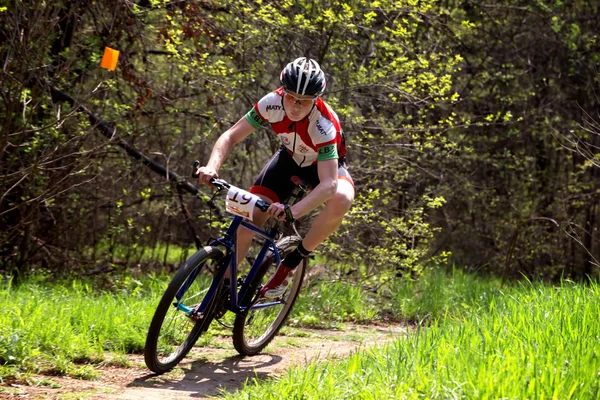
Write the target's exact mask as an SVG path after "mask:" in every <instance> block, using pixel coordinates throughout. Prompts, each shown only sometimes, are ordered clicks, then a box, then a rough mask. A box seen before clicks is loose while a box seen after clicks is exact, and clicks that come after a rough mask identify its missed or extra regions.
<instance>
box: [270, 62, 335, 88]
mask: <svg viewBox="0 0 600 400" xmlns="http://www.w3.org/2000/svg"><path fill="white" fill-rule="evenodd" d="M279 80H280V81H281V84H282V85H283V87H284V88H285V89H287V90H291V91H292V92H296V93H298V94H302V95H308V96H319V95H321V94H322V93H323V92H324V91H325V86H327V84H326V83H325V73H324V72H323V70H322V69H321V67H319V63H317V62H316V61H315V60H312V59H307V58H306V57H300V58H296V59H295V60H294V61H292V62H291V63H289V64H288V65H286V66H285V68H284V69H283V71H281V77H280V78H279Z"/></svg>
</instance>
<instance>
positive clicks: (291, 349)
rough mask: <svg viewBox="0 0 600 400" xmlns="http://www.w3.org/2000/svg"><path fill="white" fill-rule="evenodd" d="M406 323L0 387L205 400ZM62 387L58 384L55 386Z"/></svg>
mask: <svg viewBox="0 0 600 400" xmlns="http://www.w3.org/2000/svg"><path fill="white" fill-rule="evenodd" d="M406 332H407V329H406V327H405V326H399V325H388V326H369V327H366V326H346V327H344V329H343V330H338V331H330V330H310V329H301V330H297V329H295V330H293V331H291V333H290V334H289V335H288V336H279V337H277V338H275V340H274V341H273V342H272V343H271V344H270V345H269V346H268V347H267V349H266V351H265V353H264V354H261V355H258V356H254V357H242V356H239V355H237V353H236V351H235V350H234V349H233V346H232V345H231V340H230V338H222V339H220V340H218V341H217V342H216V343H215V345H214V346H211V347H203V348H194V349H193V350H192V352H191V353H190V354H189V355H188V357H187V358H186V359H184V360H183V361H182V362H181V363H180V364H179V366H178V368H176V369H174V370H173V371H171V372H169V373H167V374H164V375H160V376H157V375H155V374H153V373H150V371H148V369H146V367H145V365H144V361H143V357H142V356H136V355H134V356H129V360H130V362H131V367H130V368H119V367H114V366H107V365H105V366H100V367H98V370H99V371H100V374H101V377H100V379H99V380H96V381H85V380H78V379H73V378H68V377H48V376H33V377H31V378H30V380H29V382H30V384H29V385H25V384H15V383H12V384H10V383H9V384H5V385H0V398H11V399H23V398H26V399H63V398H69V399H121V400H133V399H136V400H137V399H151V400H152V399H157V400H158V399H160V400H166V399H169V400H170V399H190V398H193V399H205V398H208V397H212V396H219V394H220V393H222V391H226V392H234V391H235V390H237V389H239V388H241V387H242V385H243V384H244V382H246V380H248V379H252V378H255V377H256V378H258V379H261V380H262V379H269V378H275V377H277V376H278V375H281V374H282V373H283V372H284V371H286V370H287V369H289V368H290V367H292V366H297V365H306V364H308V363H310V362H312V361H315V360H325V359H332V358H337V357H342V356H346V355H348V354H350V353H352V352H355V351H357V350H360V349H364V348H367V347H371V346H380V345H383V344H384V343H385V342H388V341H390V340H392V339H394V338H396V337H399V336H402V335H405V334H406ZM50 386H57V387H54V388H53V387H50Z"/></svg>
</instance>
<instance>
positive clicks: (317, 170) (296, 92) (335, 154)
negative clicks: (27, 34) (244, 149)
mask: <svg viewBox="0 0 600 400" xmlns="http://www.w3.org/2000/svg"><path fill="white" fill-rule="evenodd" d="M280 82H281V85H282V86H281V87H280V88H278V89H277V90H275V91H273V92H271V93H269V94H267V95H266V96H264V97H263V98H262V99H260V100H259V101H258V103H256V104H255V105H254V107H253V108H252V109H251V110H250V111H249V112H248V113H247V114H246V115H245V116H244V117H243V118H241V119H240V120H239V121H238V122H237V123H236V124H235V125H233V126H232V127H231V128H229V129H228V130H227V131H225V132H224V133H223V134H222V135H221V136H220V137H219V139H218V140H217V142H216V143H215V145H214V147H213V150H212V153H211V156H210V159H209V161H208V163H207V165H206V166H204V167H200V168H198V170H197V173H198V174H199V181H200V183H202V184H205V185H209V180H210V179H211V178H213V177H215V178H216V177H218V175H217V172H218V171H219V168H220V167H221V165H222V163H223V161H224V160H225V158H226V157H227V155H228V154H229V153H230V152H231V150H232V148H233V146H234V145H235V144H237V143H239V142H240V141H242V140H243V139H244V138H246V137H247V136H248V135H250V134H251V133H252V132H254V130H255V129H256V128H259V127H260V126H266V125H270V126H271V128H272V129H273V131H274V132H275V134H276V135H277V136H278V137H279V139H280V140H281V143H282V146H281V148H280V149H279V150H278V151H277V152H276V153H275V154H274V155H273V156H272V157H271V159H270V160H269V161H268V162H267V164H266V165H265V166H264V168H263V170H262V171H261V173H260V174H259V176H258V178H257V179H256V181H255V183H254V186H252V188H251V189H250V192H251V193H254V194H256V195H257V196H259V197H261V198H262V199H264V200H266V201H268V202H270V203H271V206H270V207H269V209H268V210H267V212H266V213H265V212H261V211H259V210H256V211H255V213H254V218H253V222H254V223H255V224H256V225H258V226H261V225H262V224H263V223H264V222H265V221H266V220H267V218H269V217H273V218H277V219H286V217H287V218H288V219H289V218H292V219H298V218H300V217H302V216H304V215H306V214H308V213H309V212H310V211H312V210H314V209H315V208H317V207H318V206H319V205H321V204H323V203H325V208H324V209H323V210H322V211H321V212H320V213H319V215H318V216H317V217H316V218H315V219H314V221H313V223H312V225H311V227H310V229H309V231H308V233H307V234H306V237H305V238H304V239H303V240H302V243H300V245H299V246H298V248H297V249H295V250H294V251H293V252H291V253H289V254H288V255H287V256H286V257H285V258H284V260H283V261H282V263H281V265H280V266H279V268H278V269H277V271H276V273H275V275H273V277H272V278H271V279H270V280H269V281H268V282H267V284H266V285H265V286H264V287H263V289H262V291H261V294H262V295H263V296H265V297H271V298H272V297H277V296H279V295H280V294H281V293H283V292H284V291H285V287H286V286H287V284H288V280H287V278H288V276H290V275H291V274H292V273H293V271H294V268H296V267H297V266H298V265H299V264H300V262H301V261H302V260H303V259H304V258H305V257H308V256H309V255H310V254H311V252H312V251H313V250H314V249H315V248H316V247H317V246H318V245H319V244H321V243H322V242H323V241H324V240H325V239H327V237H329V235H331V234H332V233H333V232H334V231H335V230H336V229H337V228H338V227H339V225H340V224H341V222H342V219H343V218H344V215H345V214H346V212H348V210H349V209H350V206H351V204H352V201H353V199H354V183H353V181H352V178H351V177H350V174H349V173H348V171H347V169H346V164H345V155H346V147H345V144H344V138H343V131H342V128H341V126H340V121H339V119H338V116H337V115H336V113H335V112H334V111H333V110H332V109H331V107H330V106H329V105H328V104H327V103H325V102H324V101H323V100H322V99H321V97H320V96H321V94H322V93H323V91H324V90H325V86H326V83H325V73H324V72H323V70H321V68H320V66H319V64H318V63H317V62H316V61H314V60H312V59H307V58H305V57H301V58H297V59H296V60H294V61H292V62H290V63H289V64H287V66H286V67H285V68H284V69H283V71H281V76H280ZM294 175H295V176H299V177H301V178H302V179H304V181H305V182H307V183H309V184H310V185H311V186H312V187H313V188H314V189H313V190H312V191H311V192H310V193H309V194H308V195H307V196H306V197H304V198H303V199H302V200H301V201H299V202H298V203H296V204H294V205H293V206H291V207H289V206H287V205H286V204H282V203H281V202H282V201H285V199H286V198H287V197H288V196H289V195H290V193H291V192H292V190H293V189H294V184H293V183H292V182H291V180H290V178H291V177H292V176H294ZM252 236H253V233H252V232H251V231H250V230H248V229H240V230H238V250H239V251H238V262H239V261H240V260H241V259H243V258H244V256H245V254H246V253H247V252H248V249H249V248H250V244H251V242H252Z"/></svg>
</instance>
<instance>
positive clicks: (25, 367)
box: [0, 278, 167, 379]
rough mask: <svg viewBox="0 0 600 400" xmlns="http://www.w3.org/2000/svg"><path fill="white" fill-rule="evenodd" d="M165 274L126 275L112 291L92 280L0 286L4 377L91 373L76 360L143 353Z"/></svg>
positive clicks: (0, 372)
mask: <svg viewBox="0 0 600 400" xmlns="http://www.w3.org/2000/svg"><path fill="white" fill-rule="evenodd" d="M166 283H167V280H166V279H164V278H160V279H159V278H146V279H144V282H140V281H138V280H135V279H131V278H125V279H123V280H121V281H116V282H115V287H114V288H113V291H112V292H100V291H97V290H96V289H95V288H94V285H93V284H92V283H86V282H82V281H79V280H77V281H72V282H68V283H53V284H49V283H44V282H38V281H37V280H36V279H32V280H30V281H28V282H26V283H24V284H22V285H19V286H18V287H15V286H13V285H11V283H10V282H5V283H3V284H2V285H1V286H0V302H1V304H2V311H3V312H2V314H0V377H3V376H11V375H15V374H18V373H22V372H40V371H42V372H43V371H46V372H49V373H56V374H61V375H64V374H68V375H72V376H76V377H80V378H91V379H93V378H94V377H93V374H91V373H90V372H89V371H86V370H85V369H84V370H82V369H81V368H75V367H73V362H77V363H86V362H100V361H103V360H104V358H105V351H111V352H116V353H117V354H124V353H135V352H141V351H142V349H143V346H144V341H145V335H146V331H147V329H148V325H149V321H150V318H151V316H152V314H153V313H154V308H155V306H156V304H157V302H158V297H159V295H160V294H161V293H162V291H163V290H164V289H165V287H166Z"/></svg>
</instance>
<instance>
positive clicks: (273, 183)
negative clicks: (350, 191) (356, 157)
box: [250, 148, 354, 203]
mask: <svg viewBox="0 0 600 400" xmlns="http://www.w3.org/2000/svg"><path fill="white" fill-rule="evenodd" d="M317 165H318V163H315V164H312V165H309V166H307V167H299V166H298V164H297V163H296V162H295V161H294V159H293V158H292V156H290V154H289V153H288V151H287V150H286V149H284V148H280V149H279V150H278V151H277V152H276V153H275V154H274V155H273V157H271V159H270V160H269V161H268V162H267V164H266V165H265V166H264V167H263V169H262V171H261V172H260V174H259V175H258V178H256V181H255V182H254V186H252V188H250V193H254V194H260V195H263V196H266V197H267V198H268V199H270V200H271V201H272V202H274V203H275V202H277V203H285V202H286V201H287V200H288V197H289V196H290V195H291V194H292V191H293V190H294V188H295V186H296V185H295V183H294V182H293V181H292V177H293V176H297V177H299V178H301V179H302V180H303V181H304V183H306V184H307V185H308V186H309V189H314V188H315V187H316V186H317V185H318V184H319V172H318V166H317ZM338 179H343V180H346V181H348V182H350V184H351V185H352V186H354V182H353V181H352V177H350V173H349V172H348V170H347V169H346V162H345V157H342V158H341V159H338Z"/></svg>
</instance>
